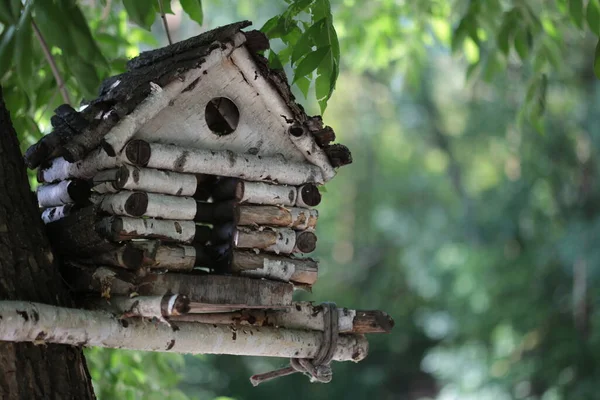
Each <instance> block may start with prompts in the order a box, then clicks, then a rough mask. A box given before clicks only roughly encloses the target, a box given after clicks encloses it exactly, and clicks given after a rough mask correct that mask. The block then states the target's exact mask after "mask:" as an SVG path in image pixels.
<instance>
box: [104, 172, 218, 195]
mask: <svg viewBox="0 0 600 400" xmlns="http://www.w3.org/2000/svg"><path fill="white" fill-rule="evenodd" d="M93 182H94V190H95V191H96V192H98V193H115V192H118V191H120V190H123V189H125V190H132V191H142V192H151V193H162V194H170V195H174V196H185V197H188V196H191V197H195V198H201V199H206V198H208V193H209V188H207V186H209V185H210V183H211V182H210V177H207V176H202V175H193V174H180V173H177V172H172V171H160V170H158V169H151V168H139V167H134V166H131V165H123V166H121V167H120V168H118V169H111V170H106V171H100V172H99V173H97V174H96V175H95V176H94V180H93Z"/></svg>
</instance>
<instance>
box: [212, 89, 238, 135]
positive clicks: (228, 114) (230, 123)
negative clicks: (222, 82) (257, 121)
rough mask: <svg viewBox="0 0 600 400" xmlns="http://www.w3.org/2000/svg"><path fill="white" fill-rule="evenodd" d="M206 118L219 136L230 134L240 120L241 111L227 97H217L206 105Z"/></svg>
mask: <svg viewBox="0 0 600 400" xmlns="http://www.w3.org/2000/svg"><path fill="white" fill-rule="evenodd" d="M204 118H205V119H206V124H207V125H208V128H209V129H210V130H211V131H212V132H213V133H214V134H215V135H218V136H224V135H229V134H230V133H232V132H233V131H235V129H236V128H237V126H238V123H239V122H240V111H239V110H238V108H237V107H236V105H235V104H234V103H233V101H231V100H229V99H228V98H225V97H215V98H214V99H212V100H211V101H209V102H208V104H207V105H206V109H205V110H204Z"/></svg>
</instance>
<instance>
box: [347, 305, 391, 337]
mask: <svg viewBox="0 0 600 400" xmlns="http://www.w3.org/2000/svg"><path fill="white" fill-rule="evenodd" d="M353 325H354V331H355V332H359V333H391V332H392V329H393V328H394V325H395V322H394V320H393V318H392V317H390V316H389V315H388V314H387V313H385V312H383V311H378V310H373V311H371V310H369V311H366V310H357V311H356V316H355V317H354V321H353Z"/></svg>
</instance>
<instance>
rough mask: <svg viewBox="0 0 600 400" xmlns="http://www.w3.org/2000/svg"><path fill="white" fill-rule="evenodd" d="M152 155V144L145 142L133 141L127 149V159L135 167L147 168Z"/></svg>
mask: <svg viewBox="0 0 600 400" xmlns="http://www.w3.org/2000/svg"><path fill="white" fill-rule="evenodd" d="M150 154H151V150H150V143H148V142H146V141H144V140H139V139H135V140H132V141H131V142H129V143H128V144H127V147H125V157H127V160H129V162H131V163H132V164H133V165H137V166H141V167H145V166H146V165H148V162H149V161H150Z"/></svg>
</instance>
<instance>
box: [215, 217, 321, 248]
mask: <svg viewBox="0 0 600 400" xmlns="http://www.w3.org/2000/svg"><path fill="white" fill-rule="evenodd" d="M214 232H215V240H216V241H217V242H221V243H223V242H224V243H232V244H233V246H234V247H236V248H238V249H259V250H264V251H269V252H274V253H277V254H279V253H283V254H291V253H310V252H312V251H314V250H315V248H316V243H317V236H316V235H315V234H314V233H313V232H312V231H294V230H292V229H290V228H270V227H260V228H259V229H251V228H249V227H235V226H234V225H233V224H231V223H229V224H224V225H221V226H218V227H215V229H214Z"/></svg>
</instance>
